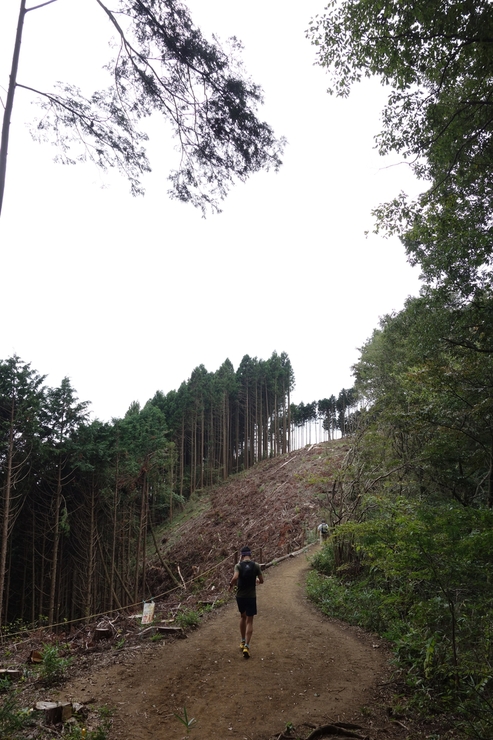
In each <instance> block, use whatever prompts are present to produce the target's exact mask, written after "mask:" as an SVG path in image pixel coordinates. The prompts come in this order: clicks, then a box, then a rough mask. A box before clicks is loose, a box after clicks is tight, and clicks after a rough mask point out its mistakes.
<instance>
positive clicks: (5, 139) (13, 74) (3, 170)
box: [0, 0, 27, 214]
mask: <svg viewBox="0 0 493 740" xmlns="http://www.w3.org/2000/svg"><path fill="white" fill-rule="evenodd" d="M26 12H27V11H26V0H21V4H20V7H19V19H18V21H17V31H16V34H15V44H14V53H13V55H12V67H11V69H10V78H9V86H8V89H7V97H6V100H5V110H4V112H3V122H2V138H1V143H0V214H1V213H2V204H3V196H4V193H5V179H6V175H7V154H8V149H9V136H10V119H11V118H12V111H13V108H14V95H15V88H16V85H17V70H18V68H19V57H20V53H21V43H22V31H23V28H24V18H25V16H26Z"/></svg>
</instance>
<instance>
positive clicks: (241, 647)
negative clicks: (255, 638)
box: [240, 640, 245, 650]
mask: <svg viewBox="0 0 493 740" xmlns="http://www.w3.org/2000/svg"><path fill="white" fill-rule="evenodd" d="M244 647H245V640H242V641H241V642H240V650H243V648H244Z"/></svg>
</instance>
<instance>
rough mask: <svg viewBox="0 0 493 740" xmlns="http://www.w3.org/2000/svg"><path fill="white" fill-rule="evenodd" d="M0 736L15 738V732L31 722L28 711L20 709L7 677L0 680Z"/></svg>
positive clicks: (6, 739)
mask: <svg viewBox="0 0 493 740" xmlns="http://www.w3.org/2000/svg"><path fill="white" fill-rule="evenodd" d="M0 697H1V700H0V737H1V738H2V740H17V738H18V735H17V733H18V732H19V731H20V730H22V729H23V728H25V727H26V726H27V725H29V724H30V722H31V719H32V718H31V715H30V712H29V711H27V710H25V709H21V707H20V706H19V701H18V694H17V692H16V690H15V689H14V688H13V687H12V684H11V682H10V681H9V680H8V679H3V680H0Z"/></svg>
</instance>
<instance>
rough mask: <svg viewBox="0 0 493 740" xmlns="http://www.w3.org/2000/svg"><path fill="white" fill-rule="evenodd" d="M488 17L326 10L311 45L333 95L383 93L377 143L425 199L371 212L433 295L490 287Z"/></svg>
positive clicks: (400, 198) (363, 7)
mask: <svg viewBox="0 0 493 740" xmlns="http://www.w3.org/2000/svg"><path fill="white" fill-rule="evenodd" d="M492 31H493V15H492V13H491V6H490V3H489V2H488V0H477V1H476V2H470V1H469V0H457V1H456V2H450V3H444V2H441V0H429V2H427V3H426V4H417V3H415V2H414V1H413V0H402V2H399V3H396V2H393V0H368V1H367V2H352V0H343V1H342V2H331V3H330V4H329V6H328V7H327V9H326V11H325V14H324V15H321V16H317V17H316V18H315V19H314V20H313V21H312V23H311V25H310V28H309V30H308V35H309V37H310V38H311V40H312V43H313V44H314V45H315V47H316V49H317V58H318V63H319V64H320V65H322V66H323V67H326V68H328V70H329V73H330V75H331V86H330V90H331V92H333V93H335V94H337V95H339V96H342V97H346V96H347V95H348V94H349V91H350V88H351V86H352V85H353V84H354V83H356V82H358V81H359V80H361V79H362V78H363V77H374V76H376V77H378V78H379V79H380V80H381V81H382V83H383V84H385V85H386V86H387V88H388V89H389V96H388V101H387V104H386V106H385V108H384V110H383V113H382V122H383V127H382V131H381V132H380V134H379V135H378V136H377V145H378V148H379V151H380V153H381V154H384V155H385V154H388V153H390V152H395V153H398V154H399V156H400V157H401V158H404V159H406V160H407V161H408V162H409V164H410V167H411V168H412V169H413V171H414V173H415V174H416V175H417V176H418V177H419V178H421V179H422V180H423V181H426V184H427V187H428V189H427V190H426V192H424V193H423V194H422V195H421V196H420V197H419V198H417V199H416V200H415V201H414V202H409V199H408V198H407V197H406V196H405V195H404V194H401V195H396V197H395V198H394V199H393V200H392V201H391V202H389V203H387V204H385V205H384V206H382V207H380V208H379V209H377V211H376V216H377V219H378V225H379V227H380V228H383V229H385V230H388V231H390V232H391V233H398V234H399V235H401V236H402V238H403V241H404V244H405V246H406V249H407V252H408V254H409V256H410V259H411V261H412V263H413V264H416V263H419V264H420V265H421V269H422V274H423V275H424V277H425V279H426V281H427V282H428V284H430V285H444V286H446V287H447V289H449V290H451V291H453V292H457V293H460V294H461V295H465V296H469V295H472V294H474V293H475V291H476V290H477V289H478V288H479V289H481V288H482V287H484V286H486V285H488V284H490V281H491V275H490V269H491V264H492V248H491V244H492V239H491V237H492V223H491V211H492V208H493V196H492V193H493V191H492V188H491V171H492V169H491V164H492V161H493V125H492V121H491V115H490V99H491V95H492V92H493V82H492V81H493V48H492V44H491V42H490V39H491V34H492Z"/></svg>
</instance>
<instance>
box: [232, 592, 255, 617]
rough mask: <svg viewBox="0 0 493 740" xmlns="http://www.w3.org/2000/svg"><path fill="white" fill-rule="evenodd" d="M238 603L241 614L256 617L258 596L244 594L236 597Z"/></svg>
mask: <svg viewBox="0 0 493 740" xmlns="http://www.w3.org/2000/svg"><path fill="white" fill-rule="evenodd" d="M236 603H237V604H238V610H239V612H240V614H246V615H247V617H254V616H255V614H256V613H257V599H256V598H253V599H252V598H245V597H243V596H237V597H236Z"/></svg>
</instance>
